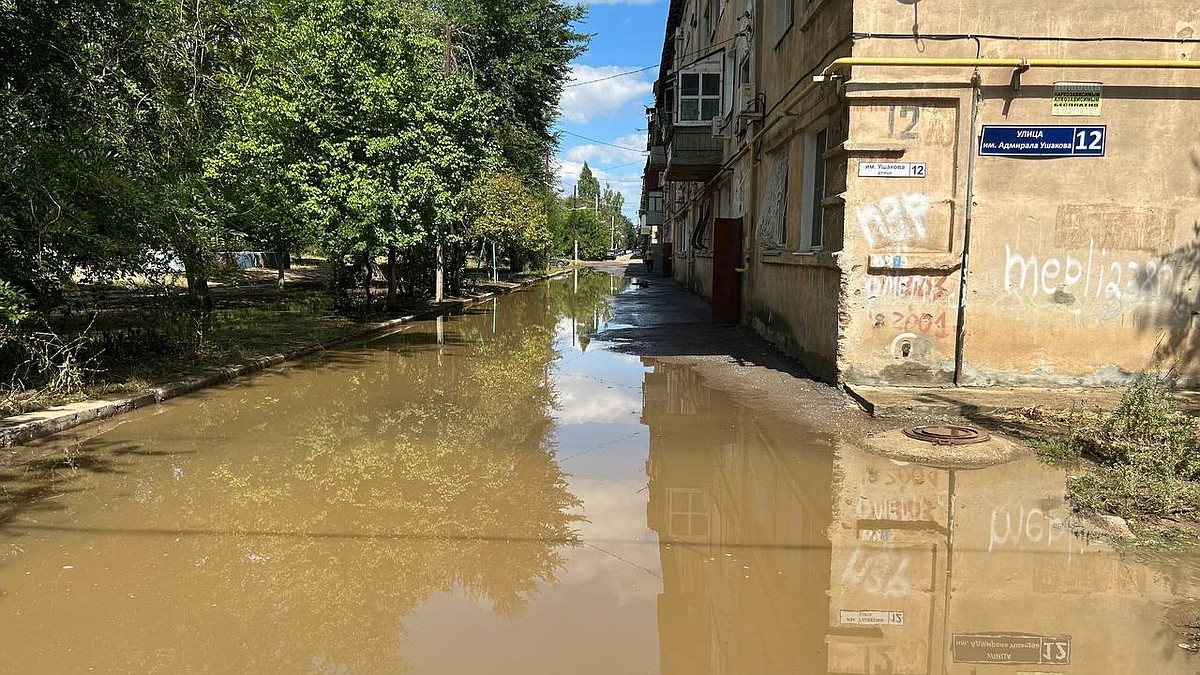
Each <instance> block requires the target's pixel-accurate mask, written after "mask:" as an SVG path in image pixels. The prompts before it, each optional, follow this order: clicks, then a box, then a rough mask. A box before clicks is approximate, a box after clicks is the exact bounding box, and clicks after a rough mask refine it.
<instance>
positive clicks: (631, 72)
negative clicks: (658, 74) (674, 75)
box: [563, 63, 658, 89]
mask: <svg viewBox="0 0 1200 675" xmlns="http://www.w3.org/2000/svg"><path fill="white" fill-rule="evenodd" d="M657 67H658V64H657V63H656V64H654V65H652V66H646V67H645V68H638V69H637V70H627V71H625V72H623V73H617V74H616V75H609V76H608V77H598V78H596V79H594V80H585V81H583V82H572V83H570V84H564V85H563V89H570V88H571V87H582V86H583V85H585V84H595V83H596V82H604V81H605V80H615V79H617V78H618V77H625V76H626V75H636V74H637V73H641V72H645V71H647V70H650V69H651V68H657Z"/></svg>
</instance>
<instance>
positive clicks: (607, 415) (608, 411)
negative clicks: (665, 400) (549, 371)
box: [554, 375, 642, 424]
mask: <svg viewBox="0 0 1200 675" xmlns="http://www.w3.org/2000/svg"><path fill="white" fill-rule="evenodd" d="M558 400H559V409H558V410H557V411H555V413H554V418H555V419H556V420H558V422H559V423H560V424H586V423H588V422H607V423H614V422H636V421H637V420H638V417H639V416H640V415H641V413H642V396H641V393H640V392H635V391H631V390H628V389H625V388H623V387H618V386H613V385H608V384H605V383H604V382H600V381H597V380H593V379H590V378H588V377H586V376H583V375H564V376H562V377H560V378H559V380H558Z"/></svg>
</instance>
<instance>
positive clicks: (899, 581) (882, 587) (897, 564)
mask: <svg viewBox="0 0 1200 675" xmlns="http://www.w3.org/2000/svg"><path fill="white" fill-rule="evenodd" d="M908 565H909V561H908V556H900V555H896V554H894V553H890V552H887V551H879V552H872V553H867V554H865V555H864V554H863V552H862V550H861V549H855V550H854V552H853V553H851V554H850V559H849V560H848V561H846V569H845V570H843V572H842V583H843V584H844V585H847V586H858V587H860V588H862V589H863V590H864V591H866V592H868V593H873V594H875V595H883V596H887V597H889V598H902V597H904V596H906V595H908V592H909V591H910V590H911V589H912V583H911V582H909V580H908Z"/></svg>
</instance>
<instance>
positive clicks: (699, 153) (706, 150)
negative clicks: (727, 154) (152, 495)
mask: <svg viewBox="0 0 1200 675" xmlns="http://www.w3.org/2000/svg"><path fill="white" fill-rule="evenodd" d="M724 149H725V141H724V139H722V138H720V137H717V136H713V133H712V125H709V124H705V125H703V126H680V125H676V126H675V128H674V129H673V130H672V133H671V137H670V140H669V141H668V143H667V166H666V171H665V173H664V175H663V177H664V179H666V180H668V181H675V182H688V181H707V180H708V179H710V178H712V177H713V176H715V175H717V172H718V171H720V170H721V163H722V159H723V155H724Z"/></svg>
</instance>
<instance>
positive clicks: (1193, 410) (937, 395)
mask: <svg viewBox="0 0 1200 675" xmlns="http://www.w3.org/2000/svg"><path fill="white" fill-rule="evenodd" d="M845 390H846V393H847V394H850V396H851V397H852V398H854V400H856V401H858V404H859V405H861V406H862V407H863V410H866V411H867V412H868V413H870V414H872V415H874V416H875V417H911V416H922V417H942V416H956V417H971V416H973V415H980V414H988V413H997V412H1004V411H1008V410H1028V409H1030V408H1045V409H1049V410H1086V411H1093V412H1094V411H1101V410H1112V409H1113V408H1115V407H1117V405H1118V404H1119V403H1120V402H1121V396H1122V395H1123V394H1124V393H1125V390H1124V389H1117V388H1109V389H1082V388H1072V389H1064V388H1059V389H1035V388H1014V387H945V388H937V387H875V386H863V385H849V384H848V385H845ZM1175 397H1176V399H1177V400H1178V401H1179V404H1180V408H1181V409H1183V410H1184V411H1185V412H1188V413H1190V414H1200V392H1196V391H1180V392H1176V394H1175Z"/></svg>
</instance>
